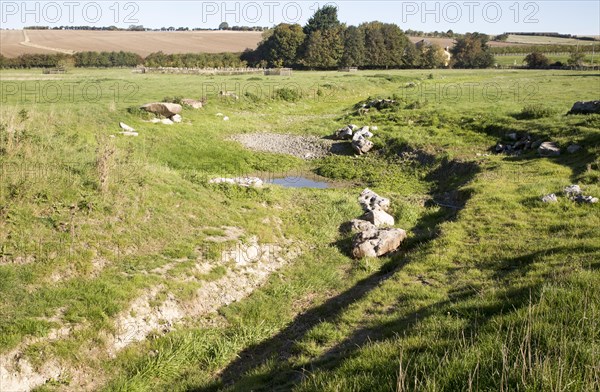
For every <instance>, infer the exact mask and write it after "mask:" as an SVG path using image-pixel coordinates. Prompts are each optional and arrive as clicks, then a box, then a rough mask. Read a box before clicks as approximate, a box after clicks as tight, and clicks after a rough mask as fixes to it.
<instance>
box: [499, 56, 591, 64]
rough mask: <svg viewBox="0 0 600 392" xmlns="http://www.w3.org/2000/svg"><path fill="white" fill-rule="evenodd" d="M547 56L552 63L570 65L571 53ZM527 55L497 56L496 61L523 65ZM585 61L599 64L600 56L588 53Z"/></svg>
mask: <svg viewBox="0 0 600 392" xmlns="http://www.w3.org/2000/svg"><path fill="white" fill-rule="evenodd" d="M545 55H546V57H548V59H549V60H550V64H553V63H556V62H558V61H560V62H561V63H562V64H563V65H564V66H567V65H568V61H569V55H555V54H545ZM525 56H526V55H506V56H496V57H495V58H496V61H495V63H496V64H498V65H505V66H507V65H516V66H522V65H525V63H524V61H525ZM583 62H584V63H585V64H588V65H592V64H593V65H598V63H600V56H598V55H595V56H592V55H591V54H588V55H586V56H585V57H584V59H583Z"/></svg>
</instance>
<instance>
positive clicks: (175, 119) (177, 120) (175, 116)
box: [171, 114, 183, 123]
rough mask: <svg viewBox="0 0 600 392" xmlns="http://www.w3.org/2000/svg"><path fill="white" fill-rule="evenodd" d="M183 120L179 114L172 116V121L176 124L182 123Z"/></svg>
mask: <svg viewBox="0 0 600 392" xmlns="http://www.w3.org/2000/svg"><path fill="white" fill-rule="evenodd" d="M182 120H183V119H182V118H181V116H180V115H179V114H176V115H174V116H171V121H173V122H174V123H180V122H181V121H182Z"/></svg>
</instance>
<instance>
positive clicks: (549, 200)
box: [542, 193, 558, 203]
mask: <svg viewBox="0 0 600 392" xmlns="http://www.w3.org/2000/svg"><path fill="white" fill-rule="evenodd" d="M542 201H543V202H544V203H556V202H558V198H557V197H556V195H555V194H554V193H551V194H549V195H546V196H544V197H542Z"/></svg>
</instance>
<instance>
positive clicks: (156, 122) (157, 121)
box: [150, 118, 160, 124]
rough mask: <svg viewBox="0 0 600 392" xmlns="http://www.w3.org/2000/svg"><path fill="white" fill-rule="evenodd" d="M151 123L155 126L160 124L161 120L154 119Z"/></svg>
mask: <svg viewBox="0 0 600 392" xmlns="http://www.w3.org/2000/svg"><path fill="white" fill-rule="evenodd" d="M150 122H151V123H153V124H158V123H159V122H160V118H153V119H152V120H150Z"/></svg>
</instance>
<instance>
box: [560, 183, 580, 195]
mask: <svg viewBox="0 0 600 392" xmlns="http://www.w3.org/2000/svg"><path fill="white" fill-rule="evenodd" d="M563 192H564V193H565V194H566V195H567V196H569V197H570V196H576V195H580V194H581V188H580V187H579V185H569V186H567V187H565V188H564V189H563Z"/></svg>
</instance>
